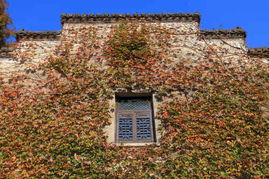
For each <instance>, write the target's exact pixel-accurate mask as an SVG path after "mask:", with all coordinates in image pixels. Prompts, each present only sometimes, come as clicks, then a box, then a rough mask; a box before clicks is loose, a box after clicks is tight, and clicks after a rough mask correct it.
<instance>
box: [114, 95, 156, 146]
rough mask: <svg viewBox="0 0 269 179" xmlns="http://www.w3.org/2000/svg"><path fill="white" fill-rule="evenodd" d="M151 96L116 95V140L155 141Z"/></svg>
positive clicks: (120, 141) (128, 141)
mask: <svg viewBox="0 0 269 179" xmlns="http://www.w3.org/2000/svg"><path fill="white" fill-rule="evenodd" d="M154 126H155V125H154V120H153V106H152V97H148V96H144V97H116V142H117V143H150V142H155V135H156V134H155V129H154Z"/></svg>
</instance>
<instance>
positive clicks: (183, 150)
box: [0, 16, 269, 178]
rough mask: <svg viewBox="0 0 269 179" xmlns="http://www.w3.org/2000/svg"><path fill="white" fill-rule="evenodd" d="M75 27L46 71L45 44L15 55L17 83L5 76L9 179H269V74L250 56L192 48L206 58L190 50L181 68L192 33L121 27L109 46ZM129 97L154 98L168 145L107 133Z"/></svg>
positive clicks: (0, 163)
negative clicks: (136, 143)
mask: <svg viewBox="0 0 269 179" xmlns="http://www.w3.org/2000/svg"><path fill="white" fill-rule="evenodd" d="M168 17H169V16H167V18H168ZM186 17H188V16H186ZM195 17H196V16H195ZM88 18H89V19H90V18H91V17H90V16H89V17H88ZM100 18H105V16H104V17H103V16H102V17H100ZM115 18H116V17H115ZM73 20H74V19H73ZM166 20H167V19H166ZM192 20H193V19H191V20H190V21H191V22H192ZM72 23H73V21H72ZM72 23H71V25H70V26H72V25H73V24H72ZM183 25H184V24H183ZM183 25H182V26H183ZM185 25H186V24H185ZM179 26H181V25H179ZM76 28H77V29H75V28H70V29H69V30H67V31H66V32H65V33H64V32H62V35H61V37H59V38H60V43H58V44H57V45H56V48H55V49H53V50H51V54H50V55H48V56H46V57H45V60H44V61H42V63H40V62H39V63H38V64H33V63H32V61H31V60H32V59H34V58H35V55H36V54H35V53H33V52H32V51H31V50H33V49H35V48H37V45H36V44H37V43H39V41H27V40H26V41H23V42H24V43H18V44H17V47H16V48H17V49H21V48H23V47H25V46H27V48H29V49H30V48H31V50H29V51H23V50H17V51H14V54H15V56H16V58H17V60H20V62H21V63H26V64H27V65H28V66H27V68H23V69H22V70H21V71H17V72H16V73H13V74H12V75H9V80H7V78H6V77H4V76H2V77H1V83H0V109H1V110H0V128H1V129H0V130H1V133H0V146H1V147H0V176H2V177H3V178H179V177H182V178H195V177H197V178H204V177H205V178H207V177H208V178H210V177H213V178H215V177H220V178H227V177H241V178H252V177H253V178H263V177H266V176H268V175H269V166H268V164H269V158H268V149H269V141H268V134H269V131H268V117H267V116H266V115H264V110H263V108H264V107H266V105H268V98H269V95H268V94H269V69H268V64H266V63H264V62H263V61H261V60H260V59H257V58H250V57H249V56H247V55H244V54H243V53H242V54H241V53H238V54H236V55H233V56H232V58H230V57H231V55H230V54H229V53H228V52H227V49H225V48H224V51H225V50H226V53H225V52H223V49H220V48H219V46H218V45H214V44H212V43H207V42H206V40H205V44H206V47H205V48H202V49H201V48H196V47H197V46H195V45H193V46H191V47H192V48H191V47H190V48H188V49H190V50H191V51H192V52H193V53H202V54H203V55H202V56H201V57H200V59H199V60H192V59H191V58H192V57H191V56H192V55H191V54H188V53H190V52H189V51H186V52H184V53H186V54H185V55H183V56H177V57H175V58H176V59H177V60H174V58H172V57H171V49H172V45H171V44H172V42H173V41H176V38H175V37H177V36H183V37H182V38H181V40H182V39H183V40H184V39H185V40H186V44H187V41H188V38H190V36H189V35H190V34H192V33H191V32H184V34H182V32H175V31H173V30H171V29H169V28H166V26H164V25H163V24H162V23H149V22H148V19H146V21H143V20H139V21H137V20H129V21H126V20H125V19H124V21H121V22H119V23H117V24H112V25H111V26H110V29H111V30H110V31H109V33H108V34H106V37H104V36H105V35H104V34H101V35H102V36H103V38H100V34H99V33H100V29H98V28H96V27H95V26H87V25H79V26H78V27H76ZM239 31H240V30H239ZM23 33H24V32H21V34H23ZM236 33H238V30H236ZM193 34H195V33H193ZM239 34H240V35H242V33H239ZM196 35H197V34H195V36H194V37H196ZM214 35H216V33H214ZM38 38H40V37H38ZM200 38H203V37H200ZM21 39H23V38H21ZM103 39H106V40H105V41H103ZM39 40H40V39H39ZM42 43H43V44H45V43H47V42H46V41H44V42H42ZM183 44H184V43H183ZM180 48H181V49H184V48H186V45H185V47H184V46H182V47H180ZM231 48H235V47H231ZM177 50H178V51H180V49H177ZM220 54H222V55H220ZM224 55H226V56H225V57H223V56H224ZM188 57H189V58H188ZM29 59H31V60H29ZM27 60H28V61H30V62H29V63H28V62H27ZM119 89H126V90H129V89H130V90H131V91H135V90H137V91H145V90H147V91H149V92H150V93H152V94H155V95H156V98H158V100H159V101H160V102H159V105H158V111H157V115H156V116H155V117H156V119H159V120H160V121H161V125H160V126H159V128H158V130H159V132H160V134H161V138H160V143H159V144H152V145H147V146H143V147H123V146H118V145H114V144H111V143H109V142H107V140H106V139H107V136H106V133H105V127H106V126H109V125H110V124H111V118H113V116H111V115H110V114H111V110H113V109H112V108H111V106H110V104H109V101H111V99H113V97H114V95H115V92H116V91H117V90H119Z"/></svg>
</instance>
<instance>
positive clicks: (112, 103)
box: [105, 93, 161, 146]
mask: <svg viewBox="0 0 269 179" xmlns="http://www.w3.org/2000/svg"><path fill="white" fill-rule="evenodd" d="M132 94H133V95H140V94H142V93H132ZM144 94H145V93H144ZM128 96H129V97H130V94H128ZM152 103H153V104H152V105H153V120H154V123H153V124H154V125H155V126H154V129H155V134H156V142H150V143H116V128H117V126H116V95H114V96H113V98H112V99H111V100H109V107H110V119H109V120H110V125H109V126H107V127H106V128H105V132H106V135H107V142H108V143H110V144H114V145H119V146H145V145H150V144H155V145H159V142H160V137H161V135H160V132H159V131H158V127H159V126H160V125H161V122H160V120H159V119H157V118H156V114H157V112H158V111H157V110H158V105H159V104H160V103H159V102H157V99H156V94H154V93H153V94H152Z"/></svg>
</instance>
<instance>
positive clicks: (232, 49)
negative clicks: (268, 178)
mask: <svg viewBox="0 0 269 179" xmlns="http://www.w3.org/2000/svg"><path fill="white" fill-rule="evenodd" d="M123 20H139V21H146V22H147V23H151V24H160V26H161V27H164V28H165V29H167V30H169V31H170V32H171V34H172V35H171V37H172V40H171V42H169V43H170V48H169V53H168V54H169V58H170V59H172V60H174V61H178V60H180V59H187V60H191V61H196V60H202V59H203V58H205V57H207V55H208V52H209V51H213V52H214V53H215V54H216V56H221V57H222V58H227V59H233V58H236V57H238V56H242V55H243V56H244V55H245V56H247V53H248V49H247V46H246V42H245V38H246V32H245V31H244V30H242V29H241V28H236V29H231V30H214V31H208V30H207V31H204V30H200V15H199V14H197V13H195V14H184V13H183V14H180V13H175V14H133V15H130V14H110V15H109V14H96V15H94V14H82V15H73V14H71V15H67V14H63V15H62V16H61V23H62V25H63V26H62V31H56V32H53V31H46V32H28V31H19V32H17V34H16V38H17V42H16V44H15V49H14V50H13V52H12V55H13V57H12V58H11V55H10V52H8V53H9V60H7V58H6V57H5V56H4V55H3V54H1V53H0V69H1V72H5V73H9V72H14V71H17V70H24V69H26V68H28V67H29V66H33V65H36V64H39V63H42V62H44V61H46V59H47V58H49V57H50V55H51V54H52V53H53V51H54V50H55V48H56V46H57V45H59V44H60V43H61V39H62V37H63V36H65V37H66V36H68V35H69V38H72V34H75V33H79V32H80V30H81V29H82V28H87V27H92V28H94V29H96V31H97V37H98V38H99V39H101V42H102V43H105V42H106V40H107V35H108V34H109V32H110V30H111V27H112V26H113V25H115V24H117V23H118V22H122V21H123ZM101 51H102V50H101V49H99V51H98V50H97V53H96V58H98V56H100V55H101V54H100V53H102V52H101Z"/></svg>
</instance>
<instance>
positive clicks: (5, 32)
mask: <svg viewBox="0 0 269 179" xmlns="http://www.w3.org/2000/svg"><path fill="white" fill-rule="evenodd" d="M6 9H7V3H6V1H5V0H0V48H1V47H3V46H5V45H7V43H6V39H7V38H8V37H10V35H12V30H11V29H10V28H8V27H7V26H8V25H9V24H10V23H11V19H10V17H9V15H8V14H7V13H6Z"/></svg>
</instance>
